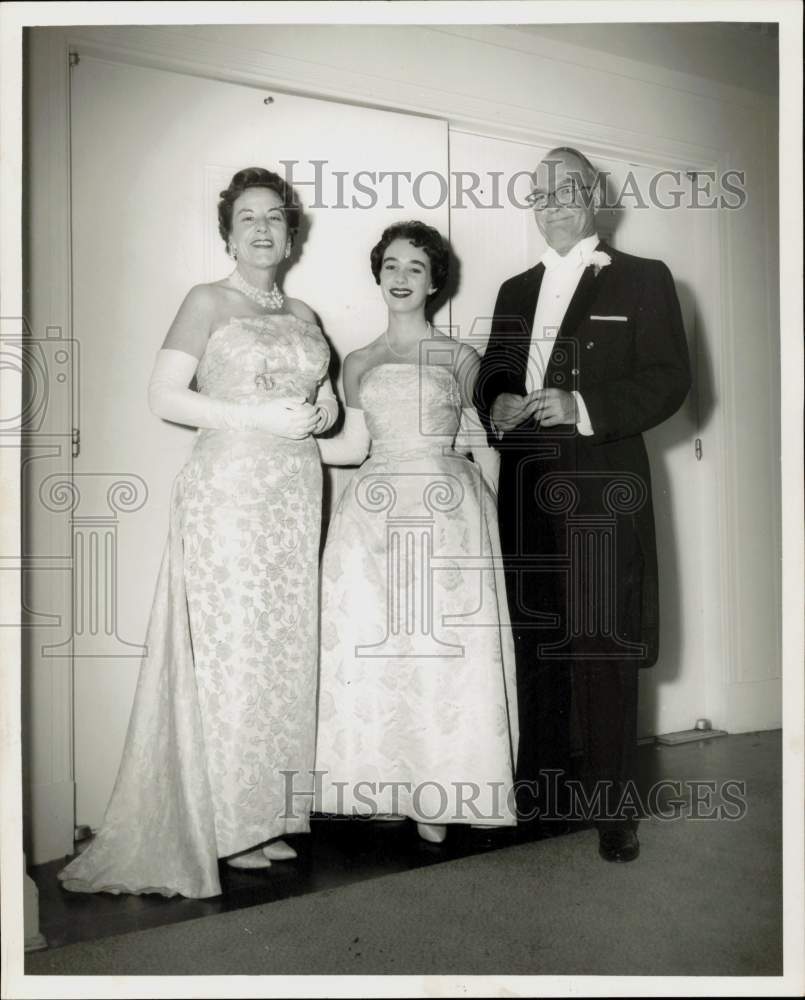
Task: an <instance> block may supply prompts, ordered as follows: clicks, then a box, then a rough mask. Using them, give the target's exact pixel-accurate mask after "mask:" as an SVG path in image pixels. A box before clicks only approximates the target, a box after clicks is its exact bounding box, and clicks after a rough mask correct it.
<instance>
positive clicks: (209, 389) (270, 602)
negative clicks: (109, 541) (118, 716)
mask: <svg viewBox="0 0 805 1000" xmlns="http://www.w3.org/2000/svg"><path fill="white" fill-rule="evenodd" d="M328 360H329V350H328V347H327V344H326V342H325V340H324V338H323V336H322V334H321V332H320V331H319V329H318V327H316V326H315V325H313V324H310V323H305V322H303V321H301V320H299V319H296V318H295V317H293V316H289V315H284V314H279V315H278V314H273V315H272V314H269V315H266V316H264V317H259V318H248V319H233V320H231V321H230V322H229V323H227V325H226V326H224V327H222V328H219V329H218V330H216V331H215V332H214V333H213V334H212V336H211V337H210V340H209V342H208V345H207V349H206V352H205V354H204V356H203V357H202V359H201V361H200V363H199V367H198V371H197V373H196V380H197V385H198V389H199V391H200V392H203V393H206V394H209V395H210V396H212V397H214V398H217V399H224V400H228V401H231V402H244V403H248V402H255V401H257V400H259V399H261V398H262V399H264V398H266V396H271V395H276V396H280V397H291V396H293V397H296V398H301V397H307V398H312V397H313V395H314V394H315V392H316V388H317V385H318V384H319V383H320V382H321V380H322V379H323V378H324V376H325V375H326V371H327V364H328ZM321 483H322V476H321V464H320V460H319V454H318V449H317V447H316V444H315V441H314V440H313V439H312V438H307V439H305V440H302V441H294V440H289V439H286V438H280V437H276V436H274V435H272V434H270V433H268V432H264V431H233V430H226V431H224V430H200V431H199V432H198V435H197V437H196V440H195V444H194V447H193V451H192V453H191V455H190V457H189V459H188V461H187V463H186V464H185V466H184V468H183V469H182V470H181V472H180V473H179V475H178V476H177V479H176V481H175V483H174V489H173V494H172V499H171V523H170V532H169V538H168V544H167V547H166V551H165V556H164V559H163V563H162V567H161V570H160V575H159V580H158V583H157V589H156V594H155V597H154V604H153V608H152V613H151V619H150V622H149V628H148V635H147V647H148V655H147V656H146V657H145V658H144V660H143V663H142V666H141V669H140V676H139V681H138V685H137V691H136V694H135V699H134V707H133V709H132V715H131V719H130V722H129V729H128V733H127V737H126V744H125V748H124V752H123V758H122V761H121V766H120V771H119V773H118V777H117V781H116V784H115V788H114V791H113V793H112V798H111V800H110V803H109V806H108V808H107V811H106V815H105V817H104V821H103V824H102V826H101V829H100V830H99V832H98V834H97V835H96V837H95V838H94V840H93V841H92V843H91V844H90V846H89V847H88V848H87V850H86V851H85V852H84V853H83V854H81V855H79V857H78V858H76V859H75V861H73V862H72V863H71V864H70V865H68V866H67V867H66V868H65V869H64V870H63V871H62V872H60V874H59V877H60V878H61V879H62V882H63V884H64V886H65V888H68V889H72V890H74V891H82V892H99V891H108V892H131V893H138V892H160V893H162V894H164V895H173V894H176V893H180V894H182V895H184V896H191V897H205V896H211V895H216V894H218V893H219V892H220V883H219V879H218V858H219V857H226V856H228V855H230V854H233V853H237V852H239V851H242V850H245V849H247V848H249V847H251V846H254V845H256V844H259V843H261V842H263V841H266V840H268V839H270V838H272V837H277V836H281V835H282V834H285V833H293V832H302V831H307V830H308V829H309V809H310V796H309V795H308V796H301V797H300V798H299V799H298V805H297V807H296V808H294V809H289V808H288V806H287V781H288V779H287V777H286V776H285V775H283V773H282V772H284V771H285V772H287V771H295V772H298V774H299V777H298V778H296V779H295V785H294V788H295V790H297V791H298V790H301V789H303V788H304V787H305V782H306V780H307V781H308V782H311V781H312V779H311V778H310V772H311V768H312V766H313V758H314V748H315V713H316V680H317V644H318V579H317V577H318V574H317V558H318V546H319V533H320V523H321Z"/></svg>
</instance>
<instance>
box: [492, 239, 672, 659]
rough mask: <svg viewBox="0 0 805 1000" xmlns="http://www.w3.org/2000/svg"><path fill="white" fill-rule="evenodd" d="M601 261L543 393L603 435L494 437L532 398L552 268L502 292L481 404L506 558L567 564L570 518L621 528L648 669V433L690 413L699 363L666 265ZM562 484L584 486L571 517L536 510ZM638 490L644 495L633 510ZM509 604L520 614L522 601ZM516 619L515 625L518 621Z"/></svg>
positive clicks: (521, 277)
mask: <svg viewBox="0 0 805 1000" xmlns="http://www.w3.org/2000/svg"><path fill="white" fill-rule="evenodd" d="M598 249H599V250H603V251H604V252H606V253H607V254H608V255H609V256H610V258H611V263H610V264H609V265H608V266H606V267H603V268H601V269H600V270H599V271H598V273H597V274H596V273H595V270H594V268H593V267H588V268H586V270H585V271H584V274H583V275H582V278H581V280H580V282H579V285H578V287H577V289H576V292H575V294H574V296H573V298H572V300H571V302H570V305H569V306H568V309H567V312H566V314H565V318H564V320H563V322H562V325H561V327H560V329H559V332H558V335H557V337H556V340H555V342H554V345H553V349H552V352H551V356H550V360H549V363H548V366H547V370H546V372H545V377H544V381H543V384H544V387H545V388H551V387H553V388H557V389H565V390H568V391H571V390H578V392H579V393H580V394H581V396H582V399H583V400H584V403H585V405H586V407H587V411H588V413H589V417H590V422H591V424H592V427H593V431H594V433H593V435H592V436H583V435H580V434H579V433H578V432H577V430H576V428H575V427H574V426H571V425H566V426H562V427H555V428H549V429H544V428H540V427H537V426H535V424H534V421H533V419H532V420H529V421H528V422H526V424H525V425H523V426H521V427H519V428H516V429H515V430H513V431H511V432H509V433H507V434H504V435H503V438H502V439H501V440H500V441H499V440H498V439H497V437H496V436H495V435H494V433H492V429H491V424H490V418H489V414H490V410H491V407H492V404H493V402H494V400H495V399H496V397H497V396H498V395H499V394H500V393H501V392H513V393H517V394H520V395H522V394H524V393H525V391H526V389H525V384H526V383H525V378H526V365H527V360H528V352H529V345H530V341H531V334H532V329H531V328H532V324H533V321H534V313H535V309H536V305H537V298H538V296H539V290H540V285H541V283H542V277H543V275H544V273H545V268H544V266H543V265H542V264H538V265H537V266H536V267H532V268H529V270H527V271H524V272H523V273H522V274H518V275H515V276H514V277H512V278H509V279H508V280H507V281H505V282H504V283H503V285H502V286H501V288H500V292H499V294H498V297H497V302H496V304H495V313H494V319H493V322H492V330H491V334H490V338H489V343H488V346H487V349H486V353H485V355H484V357H483V360H482V362H481V370H480V374H479V378H478V382H477V388H476V399H475V402H476V406H477V408H478V411H479V414H480V416H481V419H482V421H483V422H484V424H485V426H486V428H487V431H488V433H489V435H490V437H489V440H490V443H491V444H492V445H493V446H495V447H496V448H498V449H499V450H500V451H501V482H500V491H499V501H498V510H499V518H500V522H501V541H502V543H503V549H504V557H506V555H507V553H508V555H509V556H510V557H511V556H515V555H522V554H523V546H524V545H525V548H526V549H536V550H539V548H540V546H542V545H543V544H549V543H548V542H547V541H546V539H547V538H548V536H549V535H551V536H552V538H553V542H552V543H550V544H553V546H554V548H553V550H552V551H553V552H554V554H557V553H559V554H561V542H560V541H558V539H559V537H560V534H561V533H562V530H563V527H564V525H565V524H566V522H567V518H568V515H569V514H575V515H578V514H579V513H581V514H585V513H586V514H589V515H591V516H592V517H593V518H594V517H596V516H598V515H601V514H603V515H605V516H606V515H608V514H609V515H612V516H615V517H616V520H617V532H618V551H619V553H620V562H619V566H620V567H621V570H622V571H623V573H622V576H620V577H619V578H618V593H617V595H616V597H617V600H618V601H619V606H620V607H621V609H622V610H623V614H622V615H621V616H620V620H619V624H618V632H619V634H620V635H621V636H622V637H623V638H624V639H625V640H626V641H628V642H631V643H640V644H642V645H643V647H644V649H645V654H644V655H643V656H642V658H641V664H642V665H644V666H649V665H651V664H653V663H654V662H655V661H656V658H657V653H658V618H659V616H658V608H657V603H658V601H657V563H656V542H655V532H654V517H653V512H652V506H651V489H650V471H649V464H648V457H647V455H646V449H645V445H644V443H643V439H642V432H643V431H644V430H647V429H649V428H650V427H653V426H655V425H656V424H659V423H660V422H661V421H663V420H665V419H667V418H668V417H669V416H671V415H672V414H673V413H674V412H675V411H676V410H677V409H678V408H679V406H680V405H681V404H682V402H683V400H684V399H685V396H686V395H687V393H688V390H689V388H690V381H691V376H690V363H689V359H688V349H687V342H686V339H685V331H684V327H683V324H682V315H681V311H680V308H679V301H678V299H677V295H676V290H675V288H674V282H673V278H672V277H671V273H670V271H669V270H668V268H667V267H666V266H665V264H663V263H662V261H658V260H647V259H644V258H640V257H634V256H631V255H630V254H625V253H621V252H620V251H617V250H614V249H612V248H611V247H609V246H607V245H606V244H605V243H599V245H598ZM561 475H564V476H566V477H567V476H569V477H570V479H571V480H572V481H573V482H574V483H575V488H576V491H577V502H575V504H573V505H571V509H570V510H565V511H564V512H557V507H556V504H554V505H553V508H552V510H546V503H545V500H544V498H545V493H544V491H543V494H542V497H543V500H542V501H541V502H537V501H536V500H535V497H536V496H537V495H538V493H539V489H540V484H541V483H542V486H543V487H544V486H545V485H546V484H547V482H548V481H547V480H545V477H546V476H548V477H549V478H550V477H551V476H561ZM618 484H620V485H618ZM629 484H631V486H630V485H629ZM640 484H642V487H641V485H640ZM608 486H609V487H611V489H610V490H609V492H608V491H607V487H608ZM631 488H634V490H636V495H635V496H634V498H633V499H632V500H631V501H630V499H629V496H628V494H629V490H630V489H631ZM641 491H642V492H641ZM618 497H620V500H619V499H618ZM613 498H614V499H613ZM547 506H548V507H551V504H548V505H547ZM559 506H561V504H559ZM613 510H614V511H615V513H614V514H613ZM512 520H514V521H515V522H516V523H514V524H512ZM550 544H549V547H550ZM557 579H558V578H557ZM509 598H510V603H511V602H512V599H513V598H512V594H510V595H509ZM568 600H569V598H568ZM526 603H527V602H526ZM555 610H558V612H559V613H560V615H564V616H565V617H567V616H569V615H570V613H571V611H570V610H569V608H568V605H567V603H565V605H564V606H563V607H562V608H557V609H555ZM512 611H513V617H514V614H515V613H516V609H515V608H514V607H512Z"/></svg>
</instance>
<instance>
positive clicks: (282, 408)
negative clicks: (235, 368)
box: [148, 347, 316, 440]
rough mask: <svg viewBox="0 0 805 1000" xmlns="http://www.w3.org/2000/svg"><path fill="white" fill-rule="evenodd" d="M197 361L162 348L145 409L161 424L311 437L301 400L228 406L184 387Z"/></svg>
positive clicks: (312, 418) (310, 419) (309, 413)
mask: <svg viewBox="0 0 805 1000" xmlns="http://www.w3.org/2000/svg"><path fill="white" fill-rule="evenodd" d="M197 367H198V358H196V357H194V356H193V355H192V354H187V353H186V352H185V351H176V350H173V349H172V348H164V347H163V348H162V350H161V351H160V352H159V353H158V354H157V359H156V363H155V364H154V370H153V372H152V374H151V381H150V382H149V384H148V405H149V406H150V407H151V411H152V413H155V414H156V415H157V416H158V417H162V418H163V420H172V421H173V422H174V423H177V424H187V425H188V426H190V427H204V428H210V429H213V430H263V431H270V432H271V433H272V434H276V435H278V436H279V437H287V438H293V439H296V440H301V439H302V438H304V437H307V436H308V434H310V433H311V431H312V429H313V427H314V426H315V423H316V411H315V410H314V408H313V407H312V406H310V404H309V403H306V402H304V401H303V400H291V399H267V400H266V401H265V402H260V403H231V402H228V401H226V400H223V399H212V398H210V397H209V396H207V395H205V394H204V393H201V392H193V390H192V389H189V388H188V386H189V385H190V382H191V380H192V378H193V375H194V374H195V372H196V368H197Z"/></svg>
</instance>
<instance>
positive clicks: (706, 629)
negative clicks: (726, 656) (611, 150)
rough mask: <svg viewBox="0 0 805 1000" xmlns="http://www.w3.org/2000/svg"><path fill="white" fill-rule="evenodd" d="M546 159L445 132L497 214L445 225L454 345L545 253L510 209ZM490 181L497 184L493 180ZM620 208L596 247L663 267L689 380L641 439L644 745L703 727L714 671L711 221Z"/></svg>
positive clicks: (455, 161)
mask: <svg viewBox="0 0 805 1000" xmlns="http://www.w3.org/2000/svg"><path fill="white" fill-rule="evenodd" d="M549 148H550V147H549V146H540V145H537V144H531V143H525V142H515V141H510V140H506V139H498V138H492V137H489V136H484V135H477V134H474V133H470V132H463V131H454V130H452V129H451V131H450V168H451V170H452V171H454V172H457V171H474V172H475V173H476V174H479V175H480V176H481V177H482V178H483V180H482V183H481V185H480V187H479V188H478V190H477V191H476V192H475V195H476V197H477V199H478V201H479V202H480V204H481V205H490V204H491V203H492V201H493V199H494V200H495V201H496V202H498V203H499V204H500V206H501V207H500V208H478V207H474V206H472V203H471V202H470V200H469V199H468V198H463V199H462V201H463V202H464V204H465V207H455V208H454V209H453V211H452V213H451V225H450V232H451V238H452V241H453V246H454V249H455V251H456V253H457V255H458V257H459V259H460V260H461V285H460V288H459V290H458V294H457V295H456V296H455V297H454V299H453V303H452V321H453V325H454V327H457V328H458V332H459V335H460V336H471V337H472V338H473V339H474V340H477V341H478V344H479V345H480V347H481V349H483V347H484V346H485V343H486V340H487V338H488V336H489V328H490V319H491V315H492V311H493V307H494V302H495V296H496V294H497V290H498V287H499V286H500V284H501V282H502V281H503V280H504V279H505V278H507V277H509V276H511V275H513V274H516V273H518V272H520V271H523V270H525V269H526V268H527V267H530V266H532V264H534V263H536V261H537V260H538V259H539V257H540V256H541V254H542V253H543V252H544V250H545V242H544V240H543V239H542V236H541V234H540V232H539V230H538V229H537V226H536V223H535V221H534V217H533V212H531V211H530V210H528V209H527V208H525V207H518V206H517V204H516V202H519V203H520V205H522V204H523V200H522V199H523V194H524V193H525V192H526V191H527V190H528V189H529V182H528V178H527V176H526V172H528V171H532V170H533V169H534V167H535V165H536V164H537V163H538V162H539V160H540V159H541V158H542V157H543V156H544V155H545V154H546V153H547V152H548V150H549ZM595 163H596V166H598V167H599V168H601V169H604V170H607V171H609V172H610V176H611V186H612V188H613V189H614V190H615V192H616V193H617V192H618V191H620V190H622V188H623V183H624V179H625V176H626V172H627V171H628V170H629V169H631V170H632V172H633V174H634V175H635V178H636V180H637V184H638V186H639V188H640V190H641V191H643V192H647V191H648V180H649V177H650V176H651V173H652V170H651V169H650V168H648V167H639V166H634V165H630V164H626V163H622V162H618V161H615V160H609V159H601V158H596V160H595ZM494 171H498V172H502V176H501V177H499V178H498V179H497V180H496V179H495V178H493V176H492V172H494ZM468 186H469V185H468V184H467V183H465V188H467V187H468ZM495 186H496V187H497V191H498V196H497V197H495ZM507 189H509V190H507ZM663 193H664V192H663ZM509 195H511V196H512V197H510V196H509ZM454 200H455V199H454ZM646 200H648V199H647V198H646ZM624 205H625V207H624V209H623V210H622V211H619V212H616V213H605V214H604V215H603V216H602V218H601V222H602V224H603V227H604V228H605V229H606V230H611V229H612V228H613V226H614V232H609V231H607V232H606V236H607V238H608V240H609V241H610V243H611V244H612V245H613V246H615V247H616V248H618V249H622V250H624V251H626V252H627V253H633V254H637V255H638V256H644V257H655V258H656V257H659V258H661V259H663V260H664V261H665V262H666V263H667V264H668V266H669V267H670V269H671V272H672V273H673V275H674V278H675V280H676V286H677V291H678V294H679V299H680V303H681V306H682V312H683V316H684V320H685V327H686V331H687V335H688V342H689V346H690V350H691V360H692V363H693V368H694V386H693V390H692V392H691V393H690V395H689V396H688V399H687V400H686V402H685V403H684V404H683V406H682V408H681V409H680V410H679V412H678V413H676V414H675V415H674V416H673V417H672V418H671V419H670V420H667V421H666V422H665V423H664V424H662V425H661V426H660V427H658V428H656V429H654V430H652V431H651V432H649V433H648V434H646V445H647V447H648V451H649V457H650V461H651V469H652V478H653V495H654V504H655V518H656V526H657V547H658V555H659V564H660V623H661V624H660V627H661V651H660V659H659V662H658V664H657V665H656V666H655V667H654V668H653V669H652V670H649V671H644V672H643V673H642V674H641V688H640V718H639V727H640V735H641V736H647V735H651V734H658V733H666V732H672V731H675V730H679V729H689V728H691V727H692V725H693V723H694V721H695V720H696V718H697V716H703V715H707V714H708V710H707V705H708V701H707V698H708V686H707V679H708V678H707V674H708V671H714V670H716V671H717V670H719V669H720V647H719V642H718V622H719V606H718V597H717V594H716V593H715V592H714V591H713V590H712V589H707V588H709V586H710V585H709V584H706V583H705V580H709V581H712V580H715V581H717V580H718V562H717V561H718V550H717V547H716V544H715V540H716V539H717V537H718V532H717V530H716V529H717V524H716V520H715V514H716V508H715V505H714V503H713V500H712V498H711V489H712V477H713V464H712V462H710V463H709V464H708V463H707V462H704V461H702V462H699V461H697V458H696V454H695V440H696V438H697V437H699V436H700V433H701V431H700V428H699V398H700V394H702V390H703V386H702V385H701V380H700V378H699V372H700V368H701V366H700V365H699V364H698V358H699V357H700V356H701V355H705V354H706V351H707V344H706V342H703V341H704V338H702V337H701V335H700V334H701V331H699V330H697V325H698V324H697V316H698V315H701V314H703V313H705V312H706V311H707V309H706V300H708V297H711V296H713V294H714V289H716V288H717V284H716V282H715V281H714V279H713V275H712V270H711V268H712V254H711V253H710V252H709V248H710V242H709V233H710V230H709V229H708V226H709V223H710V221H711V220H710V218H709V217H707V218H704V216H709V213H702V212H699V213H696V212H689V211H688V212H686V211H682V210H680V211H662V210H660V209H656V208H646V209H639V210H636V209H635V208H633V207H632V206H633V205H634V199H630V198H624ZM601 235H604V233H602V234H601ZM697 334H699V336H698V337H697ZM697 340H698V341H699V343H698V345H697ZM707 398H708V399H709V398H710V397H709V394H708V395H707ZM706 447H707V444H706V442H705V448H706ZM708 570H709V572H708ZM716 721H718V720H716Z"/></svg>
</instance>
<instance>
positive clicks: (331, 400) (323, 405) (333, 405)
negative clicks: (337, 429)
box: [314, 378, 338, 434]
mask: <svg viewBox="0 0 805 1000" xmlns="http://www.w3.org/2000/svg"><path fill="white" fill-rule="evenodd" d="M314 405H315V407H316V409H317V410H323V411H324V413H325V415H326V416H325V421H324V424H322V425H320V426H318V427H316V430H315V431H314V433H315V434H324V432H325V431H329V429H330V428H331V427H332V426H333V424H334V423H335V422H336V420H338V400H337V399H336V395H335V393H334V392H333V383H332V382H331V381H330V379H329V378H326V379H325V380H324V381H323V382H322V384H321V385H320V386H319V391H318V393H317V395H316V402H315V404H314Z"/></svg>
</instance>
